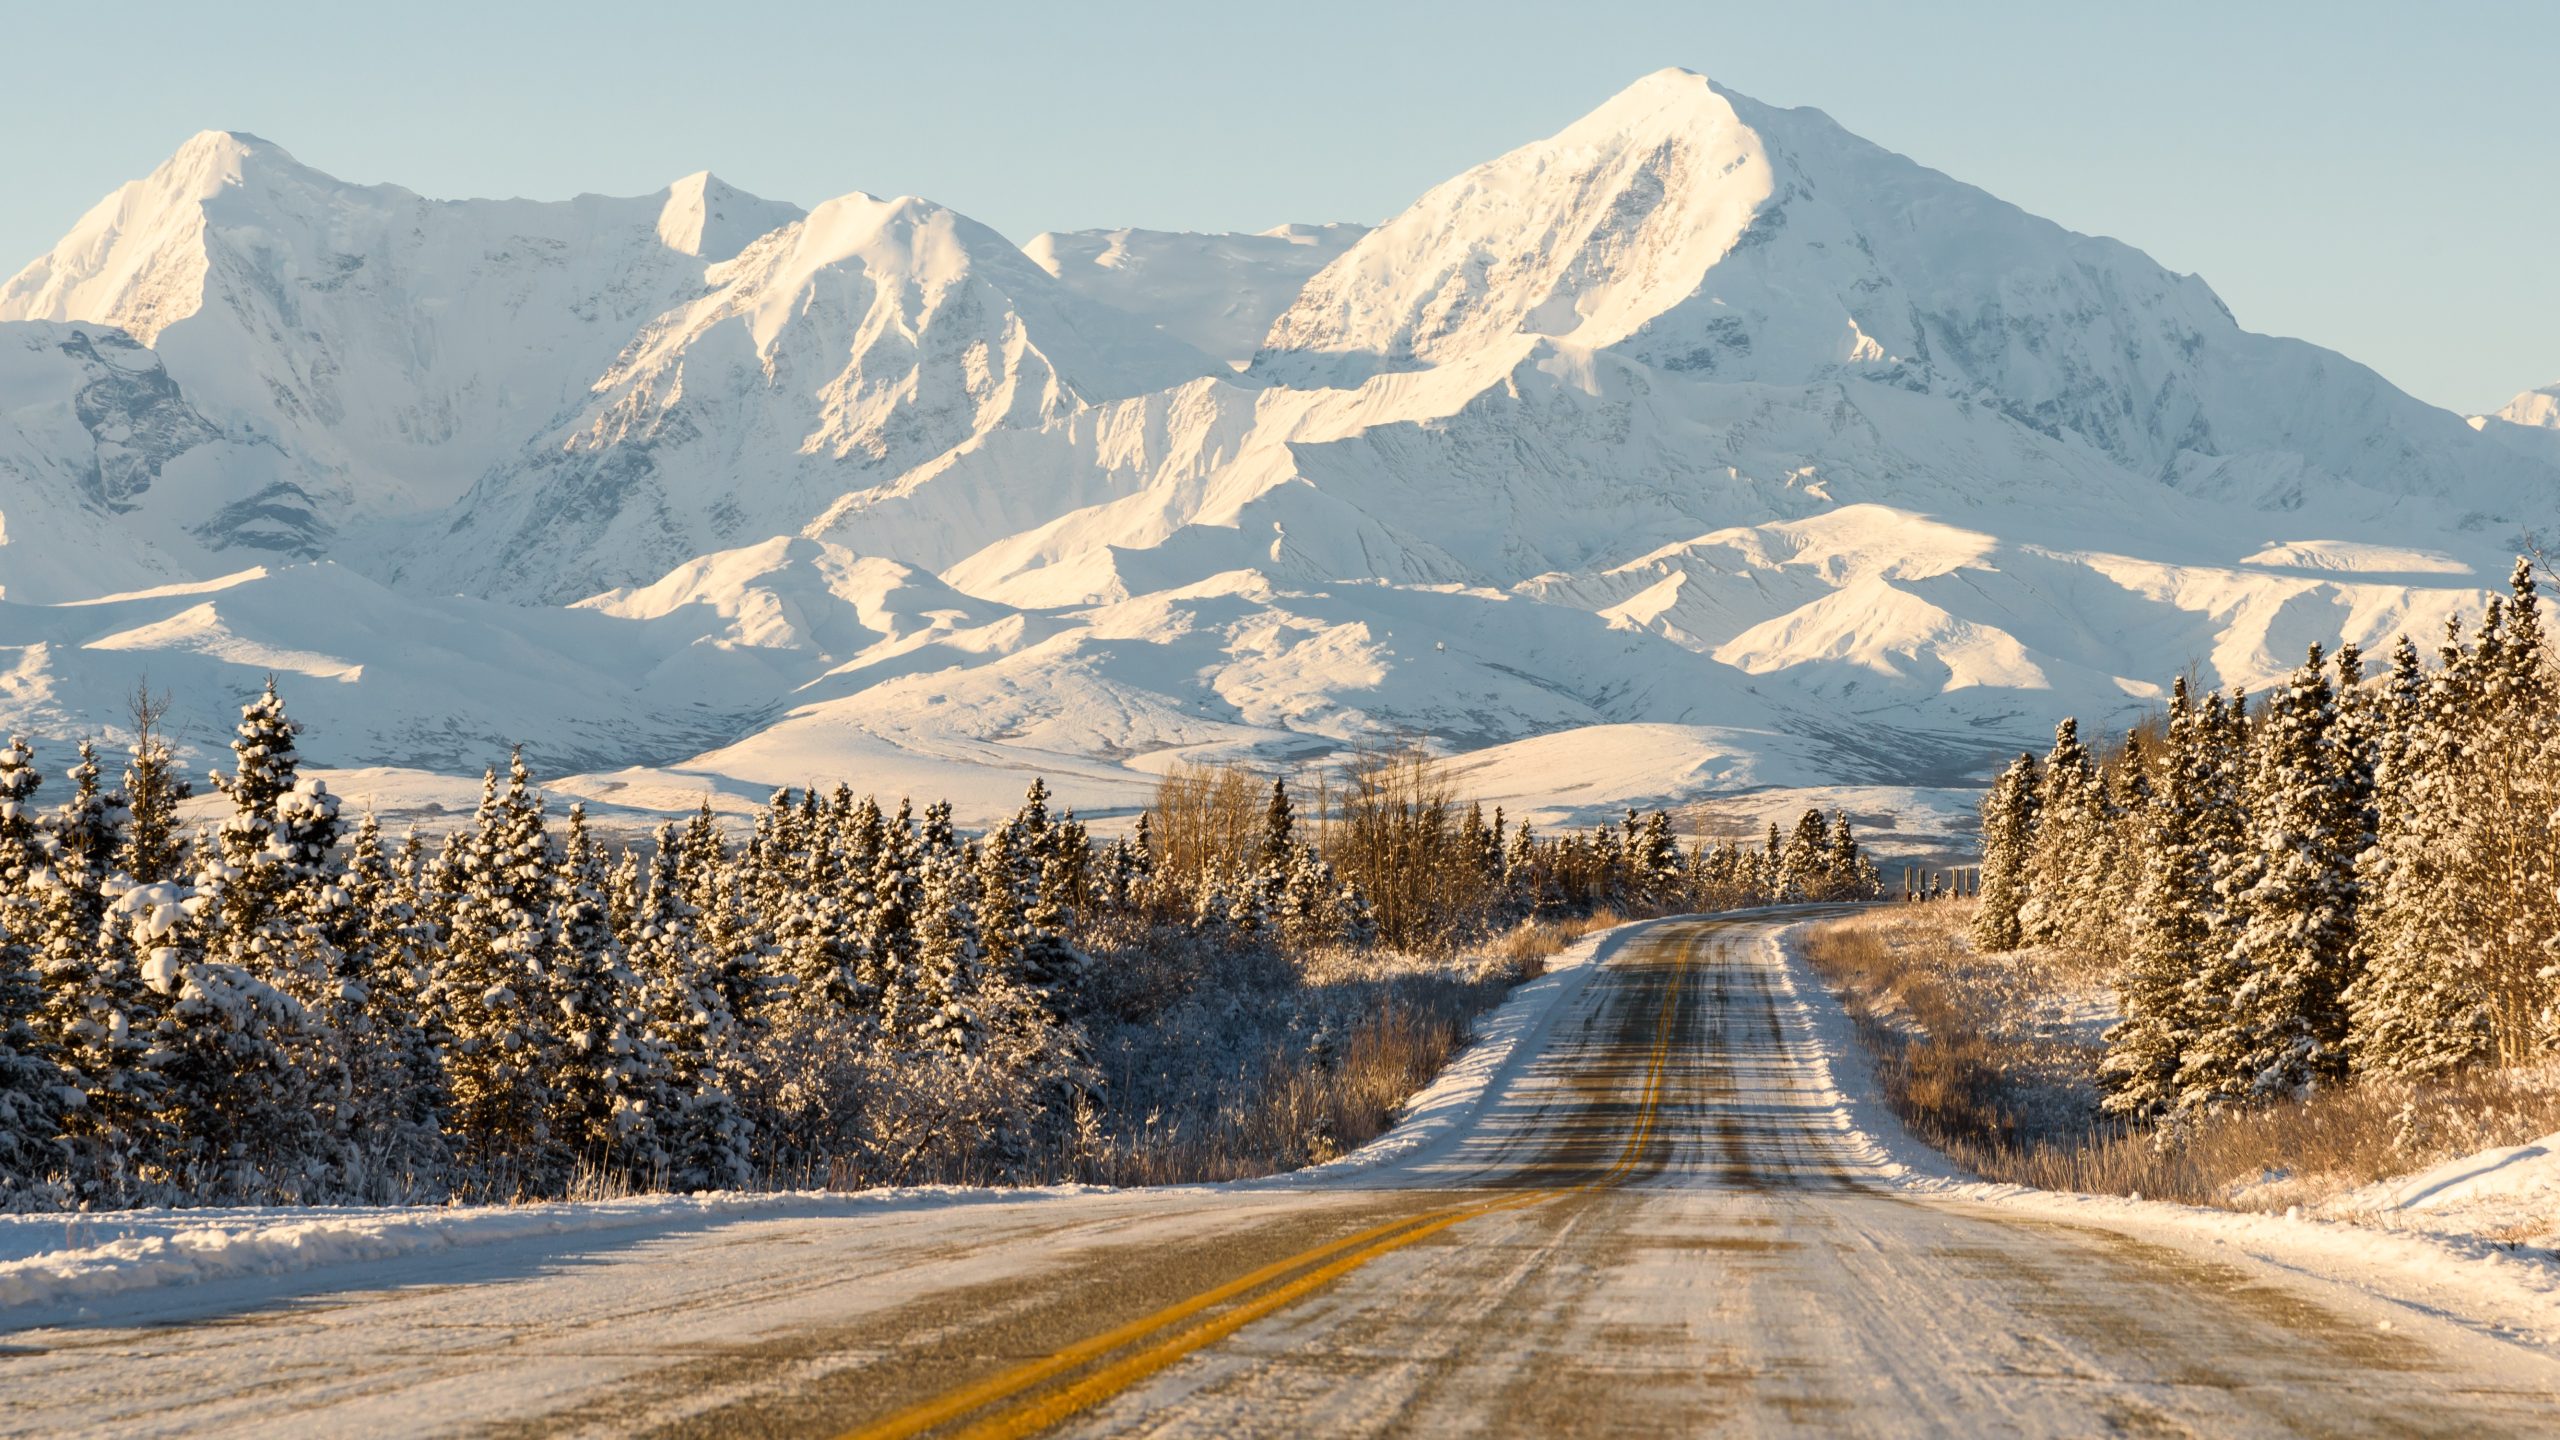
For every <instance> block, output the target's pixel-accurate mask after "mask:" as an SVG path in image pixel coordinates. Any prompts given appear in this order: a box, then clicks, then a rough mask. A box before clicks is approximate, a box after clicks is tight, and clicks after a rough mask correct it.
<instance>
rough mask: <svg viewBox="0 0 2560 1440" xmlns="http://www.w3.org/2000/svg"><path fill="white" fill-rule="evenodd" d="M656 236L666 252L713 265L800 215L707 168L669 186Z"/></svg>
mask: <svg viewBox="0 0 2560 1440" xmlns="http://www.w3.org/2000/svg"><path fill="white" fill-rule="evenodd" d="M666 196H667V199H666V205H665V207H664V208H662V209H661V210H660V211H659V212H658V238H659V239H660V240H662V241H664V242H666V246H667V248H668V249H670V250H674V251H677V252H679V253H681V254H685V255H692V256H695V257H697V258H700V259H702V260H706V261H711V262H714V263H717V262H719V261H722V260H729V259H733V258H735V257H736V256H737V254H738V252H739V251H741V250H744V249H746V248H747V247H748V246H749V245H751V244H753V243H755V241H756V240H758V239H759V238H761V237H763V236H765V235H767V234H770V233H771V232H773V231H775V230H778V229H780V228H782V227H783V226H785V225H788V224H790V223H791V222H792V221H794V220H797V219H799V218H800V207H799V206H797V205H792V204H789V203H787V202H784V201H781V200H767V199H764V198H762V197H760V196H755V195H750V194H748V193H747V192H746V191H744V190H741V189H739V188H737V187H736V186H734V185H731V184H729V183H728V182H727V181H724V180H722V179H721V178H720V177H719V176H717V175H714V174H712V173H711V172H710V171H708V170H696V171H695V172H693V173H692V174H690V175H687V176H686V177H684V178H683V179H681V180H678V181H677V182H676V183H674V184H673V185H670V186H668V187H667V191H666Z"/></svg>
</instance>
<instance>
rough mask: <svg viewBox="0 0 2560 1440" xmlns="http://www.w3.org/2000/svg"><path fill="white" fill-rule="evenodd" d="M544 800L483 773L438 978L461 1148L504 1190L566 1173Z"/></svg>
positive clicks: (471, 1173) (551, 1182) (516, 782)
mask: <svg viewBox="0 0 2560 1440" xmlns="http://www.w3.org/2000/svg"><path fill="white" fill-rule="evenodd" d="M514 768H515V769H516V770H517V771H518V772H521V769H522V767H521V765H518V766H516V767H514ZM540 806H541V802H540V799H539V798H538V797H537V796H535V795H534V794H533V793H532V792H531V790H530V787H529V785H528V784H527V783H526V781H525V779H524V777H522V776H521V774H520V773H519V774H518V775H516V776H514V777H511V780H510V785H509V790H508V792H507V793H506V794H505V795H503V796H502V795H501V794H500V793H499V790H498V784H497V775H496V772H494V771H492V772H490V773H489V774H487V775H485V776H483V777H482V780H481V799H480V811H479V815H478V817H477V819H476V821H475V823H474V827H473V832H472V835H471V838H470V841H469V843H468V844H467V846H466V847H465V848H464V850H463V853H462V856H461V860H460V870H461V873H460V874H459V875H458V876H455V877H453V883H454V884H455V885H456V887H457V888H456V891H455V893H454V894H453V895H452V897H451V899H450V902H449V904H450V912H451V918H450V919H449V921H448V922H447V931H446V938H445V944H444V948H443V953H442V954H441V955H440V956H439V957H438V966H437V970H436V975H435V981H434V985H435V992H436V996H437V1000H438V1002H439V1005H438V1008H439V1009H440V1011H441V1012H442V1015H443V1019H444V1023H445V1025H446V1026H447V1027H448V1030H449V1032H450V1036H451V1039H450V1040H449V1041H448V1043H447V1045H446V1047H445V1085H446V1089H447V1091H448V1093H449V1094H450V1095H451V1110H450V1112H449V1113H450V1115H451V1117H452V1125H453V1129H454V1142H455V1144H454V1148H455V1150H456V1153H457V1155H458V1156H459V1157H460V1159H461V1162H462V1164H463V1166H464V1169H465V1171H466V1172H467V1178H468V1180H469V1181H470V1183H472V1184H475V1185H477V1186H480V1187H483V1188H485V1189H487V1190H489V1191H491V1192H492V1193H496V1194H502V1195H512V1194H542V1193H548V1192H549V1191H550V1190H551V1189H552V1188H553V1187H554V1186H555V1185H556V1184H557V1183H558V1181H559V1180H560V1179H561V1178H562V1173H561V1168H562V1167H561V1161H560V1157H559V1155H558V1154H557V1153H556V1152H555V1151H554V1150H553V1149H552V1144H551V1141H552V1136H551V1130H550V1123H549V1120H550V1115H551V1113H552V1110H553V1104H554V1101H553V1096H552V1087H551V1080H552V1076H553V1073H554V1069H555V1067H556V1065H557V1063H558V1058H559V1055H560V1051H561V1043H560V1039H559V1035H558V1031H557V1027H556V1026H555V1025H554V1023H553V1017H554V1015H555V1014H556V1013H557V1012H556V1011H555V1010H554V1009H553V1006H552V1002H551V997H550V995H549V993H548V990H549V984H550V977H549V976H548V975H547V974H546V973H545V971H544V962H545V959H546V952H547V950H548V949H549V944H548V941H549V930H550V924H549V917H548V915H547V913H545V912H546V910H547V900H548V898H549V897H548V889H549V886H548V883H547V881H548V876H547V874H546V873H545V866H544V864H543V862H544V860H545V859H546V857H545V855H544V850H545V848H546V847H545V846H544V844H543V843H542V841H541V838H540V823H541V822H540V814H541V811H540Z"/></svg>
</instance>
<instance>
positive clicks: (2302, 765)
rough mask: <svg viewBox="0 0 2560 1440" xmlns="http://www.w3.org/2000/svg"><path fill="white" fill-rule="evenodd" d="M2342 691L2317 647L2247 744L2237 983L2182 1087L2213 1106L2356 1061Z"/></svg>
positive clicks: (2349, 798)
mask: <svg viewBox="0 0 2560 1440" xmlns="http://www.w3.org/2000/svg"><path fill="white" fill-rule="evenodd" d="M2335 718H2336V705H2335V692H2334V691H2333V690H2332V689H2331V688H2330V684H2329V675H2328V671H2327V669H2326V668H2325V666H2324V665H2323V663H2322V657H2321V652H2320V647H2318V646H2316V645H2315V646H2313V647H2311V651H2310V658H2309V660H2308V661H2307V662H2306V663H2305V664H2304V665H2303V667H2302V668H2301V669H2299V670H2297V671H2295V672H2294V674H2293V675H2292V676H2291V677H2290V679H2289V680H2288V681H2287V683H2286V684H2285V685H2284V686H2283V687H2282V688H2280V689H2278V690H2277V691H2276V692H2275V693H2274V694H2273V695H2271V696H2270V697H2269V698H2268V701H2267V703H2266V705H2265V707H2264V709H2263V711H2262V712H2261V715H2260V718H2259V721H2258V731H2257V734H2256V735H2255V737H2254V740H2253V743H2252V745H2251V747H2250V750H2251V754H2250V762H2251V763H2250V767H2249V775H2248V782H2247V787H2248V788H2247V792H2246V796H2247V798H2246V800H2245V802H2244V808H2245V810H2246V812H2247V815H2248V829H2247V831H2246V832H2245V833H2244V835H2243V837H2242V841H2243V844H2244V846H2245V847H2246V848H2247V850H2248V852H2249V854H2250V863H2249V865H2248V867H2247V869H2246V870H2245V871H2243V872H2241V873H2242V874H2245V876H2246V878H2247V882H2248V883H2247V884H2245V885H2229V887H2228V888H2227V889H2226V891H2225V898H2226V900H2227V901H2228V903H2229V904H2230V906H2231V910H2232V921H2233V924H2234V926H2235V927H2236V929H2237V935H2236V937H2235V940H2234V949H2233V953H2232V957H2231V966H2232V970H2233V972H2234V973H2235V974H2236V976H2237V978H2238V981H2239V983H2238V985H2237V986H2236V987H2235V988H2233V989H2232V990H2230V991H2229V992H2228V1000H2227V1008H2226V1009H2224V1010H2223V1011H2222V1012H2221V1014H2220V1015H2219V1016H2218V1017H2217V1020H2216V1023H2211V1024H2208V1025H2206V1026H2204V1027H2203V1028H2202V1031H2201V1033H2200V1034H2199V1035H2198V1037H2197V1040H2196V1043H2195V1045H2194V1047H2193V1048H2192V1049H2191V1050H2190V1052H2189V1055H2188V1057H2187V1062H2186V1067H2185V1075H2184V1078H2183V1082H2182V1083H2183V1084H2184V1086H2185V1088H2186V1089H2187V1091H2188V1093H2189V1095H2190V1097H2191V1101H2197V1102H2201V1103H2203V1104H2206V1105H2214V1104H2224V1103H2231V1102H2237V1101H2242V1100H2246V1099H2250V1098H2254V1097H2256V1096H2263V1095H2292V1094H2297V1093H2300V1092H2301V1091H2303V1090H2305V1089H2307V1088H2308V1087H2309V1086H2310V1085H2312V1084H2313V1083H2314V1082H2315V1081H2317V1080H2320V1079H2323V1078H2329V1077H2334V1076H2336V1075H2339V1074H2342V1073H2343V1072H2344V1067H2345V1039H2346V1007H2345V1002H2344V999H2343V996H2344V993H2345V991H2346V989H2347V986H2348V984H2349V983H2350V982H2351V981H2352V979H2353V978H2354V976H2353V970H2352V951H2351V948H2350V946H2351V942H2352V940H2353V935H2354V924H2355V901H2356V892H2355V872H2354V867H2355V859H2356V857H2355V853H2354V851H2353V850H2352V849H2351V848H2350V847H2351V846H2352V845H2354V844H2355V843H2356V842H2357V840H2358V839H2359V830H2360V827H2359V824H2358V821H2357V819H2356V816H2355V811H2356V810H2357V808H2358V798H2357V797H2356V796H2354V795H2352V794H2351V793H2350V792H2349V790H2348V787H2347V783H2346V780H2345V778H2344V774H2343V771H2344V769H2345V767H2344V766H2343V765H2342V763H2341V757H2340V755H2339V751H2338V746H2337V744H2336V741H2335V737H2334V736H2333V734H2332V728H2333V722H2334V720H2335Z"/></svg>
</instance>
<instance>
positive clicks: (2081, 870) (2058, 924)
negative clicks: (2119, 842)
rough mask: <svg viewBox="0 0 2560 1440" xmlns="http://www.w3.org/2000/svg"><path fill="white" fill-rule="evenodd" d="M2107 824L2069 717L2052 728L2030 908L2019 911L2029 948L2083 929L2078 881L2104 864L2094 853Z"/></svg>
mask: <svg viewBox="0 0 2560 1440" xmlns="http://www.w3.org/2000/svg"><path fill="white" fill-rule="evenodd" d="M2106 821H2107V817H2106V810H2105V804H2104V791H2103V790H2101V789H2100V787H2099V783H2098V773H2097V766H2096V764H2095V762H2094V760H2093V759H2092V757H2091V756H2090V754H2089V747H2088V746H2087V745H2085V744H2082V743H2081V740H2080V723H2079V722H2078V721H2077V720H2074V719H2070V718H2067V717H2066V718H2065V719H2064V720H2063V721H2062V723H2061V724H2059V725H2057V726H2055V727H2054V731H2053V749H2052V750H2050V751H2049V752H2047V753H2046V755H2045V758H2044V769H2043V773H2042V776H2041V778H2040V779H2039V781H2038V784H2037V790H2036V805H2035V832H2034V839H2033V841H2032V843H2031V845H2030V847H2029V851H2028V859H2027V863H2026V886H2025V889H2026V902H2025V903H2024V904H2023V905H2021V906H2020V907H2019V908H2018V926H2019V929H2020V931H2021V932H2022V933H2023V934H2024V936H2025V940H2026V943H2027V944H2030V945H2052V944H2057V943H2060V942H2062V941H2064V940H2065V939H2067V938H2068V937H2069V936H2070V935H2071V934H2072V933H2073V932H2075V931H2076V930H2078V929H2079V928H2080V927H2081V924H2082V917H2081V916H2080V915H2079V914H2078V913H2076V911H2075V910H2074V908H2073V903H2074V901H2075V900H2077V899H2078V898H2079V897H2078V895H2077V894H2075V890H2076V888H2077V887H2076V886H2075V884H2074V881H2075V880H2076V879H2077V878H2078V877H2079V876H2080V875H2082V874H2085V873H2089V872H2090V871H2091V870H2093V869H2094V868H2095V866H2096V865H2098V864H2101V863H2103V860H2102V857H2101V856H2100V855H2098V854H2093V852H2095V851H2099V850H2100V848H2101V847H2102V845H2103V844H2104V840H2103V837H2104V834H2105V831H2106Z"/></svg>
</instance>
